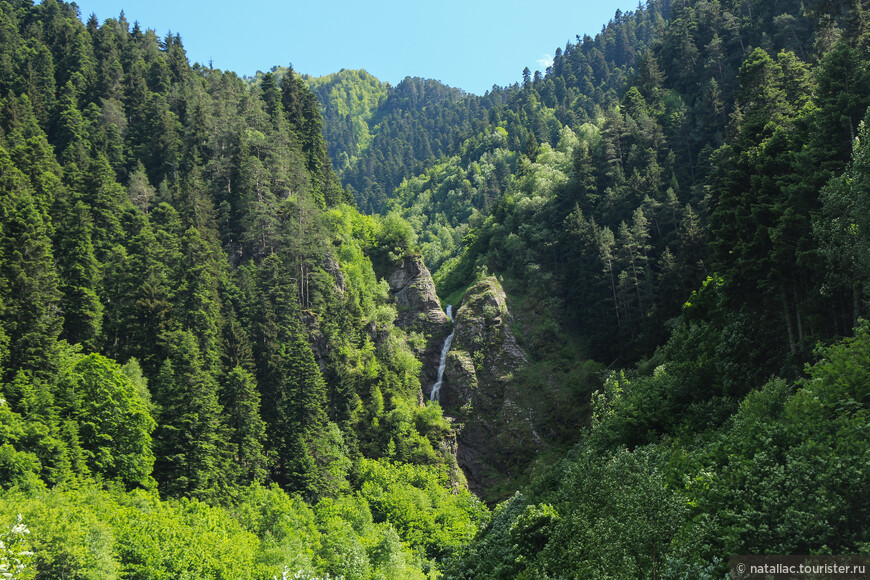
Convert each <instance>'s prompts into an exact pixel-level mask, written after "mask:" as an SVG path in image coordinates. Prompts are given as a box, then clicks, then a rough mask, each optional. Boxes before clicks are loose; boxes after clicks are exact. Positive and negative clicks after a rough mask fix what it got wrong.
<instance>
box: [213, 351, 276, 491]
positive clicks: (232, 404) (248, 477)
mask: <svg viewBox="0 0 870 580" xmlns="http://www.w3.org/2000/svg"><path fill="white" fill-rule="evenodd" d="M221 393H222V397H221V398H222V400H223V408H224V413H225V416H226V422H227V428H228V429H229V438H228V442H229V444H230V448H231V449H232V462H233V471H234V478H235V480H236V482H237V483H238V484H240V485H247V484H250V483H254V482H263V481H265V479H266V476H267V475H268V467H269V465H268V461H267V459H266V423H265V421H263V419H262V417H261V416H260V393H259V391H258V390H257V385H256V381H255V379H254V377H253V375H251V373H249V372H248V371H247V370H245V369H244V368H242V367H241V366H236V367H234V368H233V369H232V370H231V371H229V372H228V373H227V374H226V375H224V378H223V381H222V386H221Z"/></svg>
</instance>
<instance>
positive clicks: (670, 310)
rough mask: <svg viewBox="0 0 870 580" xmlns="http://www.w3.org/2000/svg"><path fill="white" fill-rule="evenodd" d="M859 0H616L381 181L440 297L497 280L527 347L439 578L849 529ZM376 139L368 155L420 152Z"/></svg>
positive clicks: (856, 346)
mask: <svg viewBox="0 0 870 580" xmlns="http://www.w3.org/2000/svg"><path fill="white" fill-rule="evenodd" d="M866 9H867V6H865V3H864V2H861V1H858V0H856V1H844V2H824V1H819V2H775V3H772V2H755V1H748V2H747V1H739V2H738V1H735V2H730V1H721V0H720V1H695V0H685V1H673V2H667V1H661V2H659V1H655V0H653V1H650V2H648V3H647V4H646V6H643V7H641V8H639V9H638V10H637V11H633V12H629V13H618V14H617V15H616V17H615V18H614V20H613V21H611V22H610V23H609V24H608V25H607V26H606V27H605V28H604V29H603V30H602V33H601V34H599V35H597V36H596V37H595V38H590V37H584V38H578V39H577V43H576V44H574V43H569V44H568V45H567V46H566V47H565V48H564V49H560V50H559V51H558V52H557V53H556V57H555V59H554V64H553V66H552V67H551V68H550V69H548V70H547V71H546V72H545V73H544V74H531V73H530V72H529V71H526V73H525V74H524V78H523V81H522V83H520V84H518V85H516V86H512V87H504V88H499V87H494V89H493V91H492V92H490V93H488V94H487V95H484V96H482V97H475V96H469V95H466V96H465V98H464V99H463V100H462V101H461V102H460V103H459V105H458V106H459V107H464V108H466V109H467V110H469V111H471V110H472V109H474V108H475V107H477V114H476V116H475V117H474V120H473V121H469V122H468V123H466V124H465V125H463V126H461V127H462V129H461V132H460V133H458V138H457V137H454V140H453V143H452V144H451V145H449V146H448V147H447V148H446V149H445V150H444V153H443V156H442V157H441V158H440V159H439V160H438V161H437V162H436V163H434V164H430V166H429V167H428V168H427V169H426V171H425V172H423V173H422V174H420V175H418V176H406V179H405V180H403V182H402V183H401V184H399V186H398V187H397V188H396V190H395V191H394V193H393V194H392V195H391V196H390V197H391V199H390V200H389V201H388V202H387V203H386V204H385V205H384V207H385V208H386V209H389V210H392V211H395V212H398V213H399V214H401V215H403V216H404V217H405V218H406V219H408V221H409V222H410V223H411V225H412V226H413V227H414V229H415V231H416V232H417V234H418V236H419V241H420V245H421V249H422V253H423V256H424V258H425V260H426V263H427V264H428V265H429V267H430V268H432V270H433V273H434V277H435V280H436V283H437V285H438V290H439V294H440V295H441V296H443V297H445V301H446V302H449V303H453V304H456V303H457V302H460V301H463V302H464V300H463V298H462V297H463V294H465V293H466V291H467V289H468V288H469V287H474V286H473V285H474V284H475V283H476V282H478V281H481V280H493V279H498V280H499V281H500V283H501V285H502V286H503V287H504V289H505V290H506V292H507V295H508V304H509V306H510V308H511V309H512V310H513V315H514V322H513V325H514V330H515V334H516V336H517V339H518V341H519V345H520V347H522V348H523V349H525V351H526V352H528V353H529V361H528V364H523V365H520V366H519V367H517V368H515V369H514V372H513V373H512V375H511V378H510V382H509V384H508V386H506V387H498V389H503V390H504V392H505V393H506V394H505V395H504V397H505V405H506V406H507V405H508V403H509V404H510V405H513V406H514V407H520V408H522V409H523V413H524V414H525V416H526V419H523V421H525V422H526V423H528V424H529V426H530V427H529V428H530V429H531V433H532V434H533V435H534V436H540V437H539V438H538V439H534V437H530V438H527V442H526V443H525V444H526V445H528V448H530V449H534V450H535V452H534V453H532V454H530V456H527V457H526V459H525V461H527V463H526V466H525V468H523V467H521V466H518V465H513V466H509V467H508V468H507V470H506V471H504V472H502V481H504V480H505V479H507V480H509V481H512V482H513V483H512V484H511V485H507V486H496V487H491V488H489V489H488V494H489V495H488V497H489V498H490V499H497V498H500V497H505V496H508V495H510V493H511V490H512V489H516V485H517V483H520V484H521V487H522V489H523V492H522V494H521V495H518V496H515V497H514V498H513V499H510V500H509V501H508V502H507V503H505V504H502V505H500V506H499V507H498V508H497V510H496V512H495V516H494V519H493V522H492V523H491V524H489V525H488V526H487V527H485V529H484V530H483V532H482V533H481V535H480V536H479V537H478V539H477V540H475V542H473V543H472V544H471V545H470V546H469V547H468V548H467V549H466V551H465V552H464V553H463V556H462V557H461V558H459V559H458V560H456V561H455V562H454V566H453V567H452V568H451V569H450V571H449V572H448V574H447V576H448V577H462V578H487V577H493V578H514V577H529V578H543V577H559V574H565V572H564V570H565V569H566V568H568V569H572V570H577V572H572V573H571V574H570V575H571V576H572V577H573V576H576V577H598V576H604V575H607V576H614V577H629V578H630V577H638V576H643V577H662V576H665V577H706V576H708V575H709V576H714V577H715V576H721V574H724V571H725V569H724V566H725V563H724V559H723V558H724V557H725V556H726V555H727V554H729V553H732V554H733V553H765V552H769V553H788V552H792V553H808V552H810V553H827V552H833V553H838V552H839V553H842V552H866V550H867V545H868V544H867V542H868V535H870V530H868V529H867V527H866V524H865V523H864V522H866V511H867V504H866V500H865V498H866V495H867V493H866V492H867V490H866V488H865V487H866V486H865V484H864V483H861V482H866V481H867V472H866V467H862V465H863V463H862V461H864V458H866V457H867V456H868V455H867V454H868V453H870V448H868V445H867V443H866V441H865V442H859V439H860V436H859V435H857V433H858V432H859V431H860V430H861V429H862V427H861V426H860V425H862V424H863V422H864V421H866V405H867V393H866V384H865V380H864V378H863V370H861V369H863V368H866V367H868V366H870V360H868V359H867V358H866V356H865V355H864V352H865V350H864V349H865V347H866V344H865V343H866V337H865V336H864V335H865V331H864V330H860V329H861V328H863V327H862V326H861V324H863V323H862V322H861V321H860V319H861V316H862V315H863V314H864V312H865V309H866V301H867V298H868V296H867V290H866V288H867V286H866V284H867V281H868V280H870V277H868V276H870V271H868V270H867V268H866V267H865V266H864V265H863V264H864V262H865V260H864V258H863V257H862V255H863V248H864V247H865V246H864V245H865V243H866V240H867V239H868V236H870V233H868V232H870V230H868V229H867V227H866V226H865V225H864V221H865V218H864V217H863V215H864V213H865V209H864V208H865V204H866V202H865V200H864V198H865V197H866V195H867V192H865V191H864V186H863V185H862V184H863V183H864V180H865V176H864V174H863V172H864V157H865V156H866V154H867V153H866V151H865V149H866V137H864V135H865V129H863V128H862V125H861V123H862V119H864V118H865V115H866V113H867V107H868V105H870V71H868V67H867V62H868V53H867V50H868V49H867V47H868V43H867V41H868V36H867V21H866ZM433 109H434V108H433ZM433 109H427V111H426V112H425V113H418V114H419V115H423V116H426V117H427V118H429V117H435V118H437V116H438V114H437V113H434V112H433ZM413 115H414V113H409V116H411V117H413ZM408 122H409V123H410V122H412V121H408ZM479 127H482V128H479ZM409 135H410V134H409ZM454 135H457V134H456V133H454ZM413 138H414V139H417V138H418V137H416V135H415V136H414V137H413ZM377 147H378V143H376V142H375V141H372V142H371V144H370V145H369V151H368V152H363V155H362V158H361V161H360V162H359V163H360V165H359V166H360V167H371V168H372V171H376V170H377V169H376V168H378V167H382V166H383V165H382V162H383V160H384V159H387V157H388V156H391V155H395V152H397V151H403V152H404V153H403V154H404V155H406V156H411V157H412V158H413V156H414V154H415V153H414V152H415V151H416V149H415V146H414V142H412V138H411V137H410V136H409V137H408V138H404V139H402V138H399V139H397V140H393V141H391V142H390V144H389V146H388V147H385V148H384V149H377ZM333 154H335V152H333ZM345 175H348V174H345ZM351 175H355V174H353V173H351ZM344 179H345V181H346V182H349V181H348V178H347V177H346V176H345V177H344ZM356 194H357V195H358V200H359V203H360V204H361V206H362V207H365V208H375V209H378V208H379V207H380V206H378V205H377V204H372V203H371V201H370V200H371V199H372V197H371V196H370V195H369V193H368V190H366V191H356ZM491 276H495V278H492V277H491ZM488 283H491V282H488ZM502 319H503V316H502V315H500V314H497V315H496V316H495V318H492V317H491V318H489V319H487V324H493V325H498V324H499V321H501V320H502ZM457 326H459V323H457ZM856 329H858V330H856ZM517 331H518V332H517ZM843 337H853V338H848V339H847V341H846V342H842V343H838V342H837V341H838V340H839V339H841V338H843ZM819 345H827V346H824V347H820V346H819ZM464 348H465V349H466V350H463V351H462V352H460V353H457V354H456V358H455V360H454V363H453V373H454V374H453V375H452V376H451V366H450V363H448V371H447V373H446V376H447V378H446V379H445V380H446V381H447V382H448V384H447V386H446V387H444V386H442V387H441V389H442V393H443V392H444V391H445V390H446V391H447V394H448V396H449V395H450V394H451V392H452V394H453V396H455V397H460V399H461V397H462V396H464V395H463V393H465V392H466V390H465V387H464V386H463V385H464V384H465V382H467V380H468V376H467V375H468V373H467V371H465V370H463V368H465V369H467V368H470V367H469V366H468V365H469V364H470V365H472V366H474V367H475V368H476V369H477V376H478V378H479V377H480V376H481V367H485V366H486V365H480V364H475V363H474V361H473V360H471V361H470V362H469V363H468V364H466V363H464V362H463V361H464V360H466V358H467V356H468V355H470V356H471V357H472V359H473V357H474V356H475V353H476V352H477V351H475V347H474V345H466V346H465V347H464ZM847 361H852V362H847ZM463 365H465V366H464V367H463ZM853 365H854V366H853ZM460 367H462V368H460ZM605 369H606V370H605ZM620 369H621V370H620ZM475 384H477V383H475ZM495 385H496V383H491V384H490V385H488V387H487V388H489V389H491V390H490V391H489V393H490V395H491V396H502V395H495V394H493V393H496V391H495V390H493V389H496V386H495ZM481 388H483V387H481ZM498 392H499V393H501V390H499V391H498ZM508 397H510V400H508ZM484 398H485V397H484V396H483V395H481V396H477V395H471V398H470V399H468V400H467V401H466V403H470V404H471V406H472V407H473V406H474V405H476V404H478V403H480V401H481V400H482V399H484ZM810 401H814V402H810ZM590 402H591V403H590ZM444 404H445V405H446V408H445V412H446V413H448V414H449V415H451V416H452V417H455V418H456V419H457V420H459V421H461V422H465V421H468V422H469V424H471V423H472V422H473V421H474V418H473V417H469V415H468V413H467V412H466V411H465V410H464V409H465V407H463V401H462V400H459V401H456V402H455V404H454V406H453V407H452V408H451V405H450V403H446V402H445V403H444ZM807 405H809V406H807ZM810 407H812V408H813V409H815V411H812V413H818V417H826V418H825V419H819V420H816V419H815V418H813V419H810V418H809V417H808V416H807V415H801V413H807V412H810V411H809V408H810ZM566 408H567V409H570V411H568V412H566V411H565V409H566ZM834 408H838V409H840V411H839V412H835V411H833V409H834ZM798 409H802V410H801V411H798ZM824 409H828V410H827V411H826V410H824ZM502 414H503V411H502ZM472 415H473V412H472ZM835 416H836V419H833V417H835ZM799 417H800V418H799ZM490 419H491V417H487V420H490ZM832 420H833V423H829V422H830V421H832ZM517 425H519V422H516V421H515V422H514V423H510V422H506V423H504V424H500V428H509V427H515V428H516V427H517ZM459 437H460V454H461V449H462V444H463V439H462V437H463V433H462V432H461V431H460V435H459ZM849 441H850V442H851V443H847V442H849ZM500 444H501V443H500ZM569 448H570V451H568V449H569ZM541 451H544V453H541ZM566 452H567V457H565V458H563V459H561V460H560V461H558V462H557V465H556V467H553V468H548V467H545V465H546V464H548V463H550V462H551V461H552V460H553V457H554V456H557V455H559V454H560V453H562V454H565V453H566ZM492 465H495V464H492ZM492 465H491V466H492ZM834 465H841V466H843V469H844V470H846V471H848V472H849V473H851V474H852V475H851V476H848V477H846V478H844V479H841V478H840V477H839V476H835V475H833V471H834V470H835V468H834V467H833V466H834ZM529 470H531V471H529ZM629 473H630V474H631V476H630V477H629V476H628V475H627V474H629ZM524 481H525V482H526V483H525V484H522V482H524ZM602 482H604V483H602ZM750 490H751V491H750ZM648 505H652V506H654V507H653V508H650V509H653V510H654V511H655V512H656V513H660V514H661V515H660V516H656V517H653V515H652V514H651V513H649V512H647V511H644V510H645V509H646V507H645V506H648ZM632 506H635V507H632ZM813 518H815V520H814V522H815V523H814V524H813V525H812V526H805V525H804V524H801V523H800V522H808V521H810V520H811V519H813ZM628 554H633V555H634V556H632V557H628V556H627V555H628ZM568 563H570V565H568Z"/></svg>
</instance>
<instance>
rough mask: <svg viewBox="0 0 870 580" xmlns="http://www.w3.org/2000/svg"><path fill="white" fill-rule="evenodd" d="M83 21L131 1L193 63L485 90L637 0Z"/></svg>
mask: <svg viewBox="0 0 870 580" xmlns="http://www.w3.org/2000/svg"><path fill="white" fill-rule="evenodd" d="M76 3H77V4H78V6H79V8H80V9H81V13H82V20H83V21H86V20H87V18H88V17H89V16H90V14H91V13H95V14H96V15H97V18H99V20H100V22H102V21H103V20H105V19H106V18H116V17H117V16H118V15H119V14H120V13H121V10H122V9H123V10H124V12H125V15H126V17H127V20H129V21H130V23H131V24H132V23H133V22H134V21H139V25H140V26H141V27H143V28H153V29H154V30H156V31H157V33H158V35H159V36H161V37H163V36H164V35H165V34H166V33H167V32H168V31H170V30H171V31H172V32H173V33H176V32H177V33H179V34H181V38H182V40H183V42H184V47H185V49H186V50H187V55H188V58H189V59H190V61H191V63H193V62H196V61H198V62H200V63H203V64H207V63H208V62H209V61H210V60H211V61H212V62H213V63H214V66H215V67H216V68H221V69H224V70H231V71H235V72H236V73H238V74H239V75H253V74H254V73H256V72H257V70H262V71H267V70H269V68H271V67H272V66H274V65H287V64H288V63H293V67H294V68H295V69H296V70H297V71H298V72H301V73H306V74H310V75H313V76H321V75H325V74H329V73H331V72H335V71H338V70H340V69H342V68H348V69H358V68H364V69H366V70H367V71H369V72H370V73H371V74H373V75H375V76H376V77H378V78H379V79H381V80H383V81H387V82H389V83H392V84H393V85H395V84H397V83H398V82H399V81H401V80H402V79H403V78H405V77H406V76H418V77H426V78H433V79H438V80H440V81H441V82H443V83H446V84H448V85H451V86H454V87H459V88H462V89H465V90H466V91H468V92H472V93H477V94H482V93H483V92H484V91H486V90H487V89H489V88H491V87H492V85H493V84H498V85H509V84H513V83H514V82H519V81H521V80H522V70H523V68H524V67H529V69H531V70H532V71H534V70H540V71H542V72H543V71H544V69H545V68H546V67H547V61H548V59H551V58H552V54H553V51H554V50H555V49H556V47H557V46H561V47H563V48H564V46H565V43H566V42H568V41H571V42H575V41H576V36H577V35H578V34H579V35H581V36H582V35H583V34H589V35H595V34H596V33H598V32H600V31H601V27H602V25H604V24H605V23H606V22H607V21H608V20H610V19H611V18H612V17H613V15H614V14H615V12H616V10H617V9H621V10H623V11H628V10H636V9H637V7H638V1H637V0H633V1H632V0H550V1H547V2H534V1H524V2H519V1H516V0H439V1H437V2H435V1H429V0H404V1H401V2H398V1H390V0H368V1H367V0H356V1H354V0H308V1H306V2H300V1H298V0H284V1H275V0H247V1H243V2H239V1H234V2H229V1H226V0H211V1H209V2H203V1H200V0H77V2H76Z"/></svg>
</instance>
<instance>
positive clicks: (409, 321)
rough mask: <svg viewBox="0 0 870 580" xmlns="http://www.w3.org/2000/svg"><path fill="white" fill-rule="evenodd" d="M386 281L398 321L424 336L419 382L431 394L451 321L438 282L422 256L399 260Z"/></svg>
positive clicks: (425, 393)
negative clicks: (442, 302)
mask: <svg viewBox="0 0 870 580" xmlns="http://www.w3.org/2000/svg"><path fill="white" fill-rule="evenodd" d="M387 281H388V282H389V284H390V292H391V293H392V295H393V297H394V298H395V300H396V305H397V306H398V317H397V318H396V325H397V326H399V327H401V328H403V329H405V330H407V331H410V332H418V333H420V334H421V335H422V336H423V338H424V339H425V343H424V345H421V346H419V347H417V348H416V349H415V350H416V353H415V354H416V355H417V357H418V358H419V360H420V361H421V362H422V363H423V370H422V372H421V376H420V383H421V385H422V388H423V394H424V396H426V397H427V398H428V397H429V393H430V392H431V390H432V385H434V384H435V379H436V375H437V373H438V362H439V360H440V358H441V347H442V345H443V344H444V338H445V337H446V336H447V335H448V334H450V329H451V326H452V324H451V322H450V319H449V318H447V315H446V314H445V313H444V311H443V310H441V303H440V302H439V300H438V294H437V293H436V292H435V283H434V282H433V281H432V275H431V274H430V273H429V269H428V268H426V265H425V264H423V258H422V257H421V256H408V257H405V258H403V259H402V260H400V261H398V262H396V263H395V264H394V265H393V268H392V272H391V273H390V274H389V276H388V277H387Z"/></svg>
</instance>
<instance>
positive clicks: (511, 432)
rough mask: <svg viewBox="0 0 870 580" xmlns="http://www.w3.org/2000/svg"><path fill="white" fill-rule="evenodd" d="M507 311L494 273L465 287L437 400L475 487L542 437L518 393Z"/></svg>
mask: <svg viewBox="0 0 870 580" xmlns="http://www.w3.org/2000/svg"><path fill="white" fill-rule="evenodd" d="M512 322H513V317H512V316H511V314H510V311H509V310H508V305H507V297H506V296H505V293H504V289H503V288H502V287H501V284H500V283H499V282H498V280H497V279H495V278H492V277H489V278H486V279H484V280H481V281H480V282H478V283H477V284H475V285H474V286H473V287H471V288H469V290H468V291H467V292H466V294H465V297H464V298H463V300H462V305H461V306H460V308H459V310H458V311H457V313H456V316H455V323H456V334H455V336H454V339H453V347H452V349H451V351H450V353H448V355H447V366H446V369H445V372H444V382H443V384H442V386H441V393H440V395H441V404H442V406H443V407H444V409H445V414H447V415H449V416H451V417H454V418H455V423H454V425H455V426H456V427H457V429H458V435H457V443H458V457H457V459H458V461H459V465H460V467H462V469H463V471H464V472H465V475H466V477H467V479H468V484H469V487H470V488H471V489H472V490H473V491H476V492H478V493H480V492H483V491H484V490H485V489H486V488H487V487H488V485H489V484H490V483H492V482H494V481H496V480H498V479H502V478H503V476H504V475H510V474H512V471H513V470H515V469H522V467H523V466H524V465H525V462H526V460H528V459H530V458H531V455H533V454H534V453H535V451H536V450H539V449H541V447H542V442H541V439H540V437H539V436H538V434H537V432H536V431H535V427H534V424H533V422H532V420H531V413H530V412H529V411H528V409H526V408H525V407H524V406H523V404H522V402H521V401H522V400H523V397H521V396H519V395H520V394H521V393H520V392H519V389H520V385H517V384H516V381H514V379H513V377H514V372H515V371H516V370H517V369H519V368H520V367H522V366H523V365H525V364H526V363H527V362H528V357H527V356H526V353H525V352H524V351H523V349H522V348H520V346H519V345H518V344H517V340H516V337H515V336H514V334H513V331H512V330H511V324H512Z"/></svg>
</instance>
